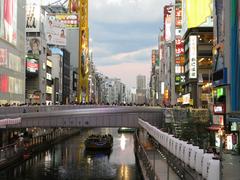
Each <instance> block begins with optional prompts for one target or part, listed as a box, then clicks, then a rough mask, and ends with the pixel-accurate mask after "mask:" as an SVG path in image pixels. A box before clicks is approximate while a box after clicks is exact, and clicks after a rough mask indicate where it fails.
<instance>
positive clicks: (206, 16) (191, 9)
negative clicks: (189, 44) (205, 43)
mask: <svg viewBox="0 0 240 180" xmlns="http://www.w3.org/2000/svg"><path fill="white" fill-rule="evenodd" d="M182 8H183V9H182V12H183V20H182V21H183V27H182V35H184V34H185V33H186V31H187V29H188V28H194V27H212V26H213V18H212V16H213V0H194V1H193V0H185V1H183V6H182Z"/></svg>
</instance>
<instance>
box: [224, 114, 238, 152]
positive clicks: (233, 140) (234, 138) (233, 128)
mask: <svg viewBox="0 0 240 180" xmlns="http://www.w3.org/2000/svg"><path fill="white" fill-rule="evenodd" d="M227 123H228V129H229V134H228V136H229V138H228V140H227V148H228V149H229V150H233V151H235V152H238V153H239V154H240V112H235V113H229V114H228V115H227Z"/></svg>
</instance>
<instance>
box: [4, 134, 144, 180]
mask: <svg viewBox="0 0 240 180" xmlns="http://www.w3.org/2000/svg"><path fill="white" fill-rule="evenodd" d="M98 133H100V134H108V133H109V134H112V135H113V138H114V140H113V141H114V143H113V148H112V150H111V151H85V148H84V140H85V139H86V138H87V137H88V135H90V134H98ZM139 174H140V173H139V172H138V169H137V166H136V164H135V156H134V151H133V136H132V135H131V134H118V133H117V129H93V130H89V131H86V132H84V133H83V134H81V135H79V136H76V137H74V138H71V139H69V140H68V141H65V142H63V143H61V144H58V145H56V146H55V147H53V148H52V149H50V150H48V151H46V152H43V153H41V154H38V155H37V156H35V157H32V158H31V159H30V160H28V161H26V162H24V163H22V164H19V165H18V166H17V167H14V168H8V169H6V170H4V171H0V179H1V180H5V179H6V180H43V179H44V180H55V179H56V180H57V179H60V180H79V179H81V180H82V179H83V180H84V179H93V180H95V179H96V180H97V179H112V180H117V179H124V180H128V179H131V180H134V179H137V180H138V179H141V178H140V177H139Z"/></svg>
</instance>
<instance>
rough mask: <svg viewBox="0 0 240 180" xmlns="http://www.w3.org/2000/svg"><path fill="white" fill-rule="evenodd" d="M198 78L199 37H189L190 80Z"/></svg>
mask: <svg viewBox="0 0 240 180" xmlns="http://www.w3.org/2000/svg"><path fill="white" fill-rule="evenodd" d="M195 78H197V36H190V37H189V79H195Z"/></svg>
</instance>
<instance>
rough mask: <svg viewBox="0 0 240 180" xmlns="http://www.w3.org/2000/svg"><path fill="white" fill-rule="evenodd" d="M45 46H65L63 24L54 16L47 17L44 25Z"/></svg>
mask: <svg viewBox="0 0 240 180" xmlns="http://www.w3.org/2000/svg"><path fill="white" fill-rule="evenodd" d="M45 27H46V36H47V37H46V38H47V44H51V45H59V46H65V45H66V28H65V24H64V23H63V22H61V21H59V20H57V19H56V17H55V16H51V15H49V16H47V21H46V23H45Z"/></svg>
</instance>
